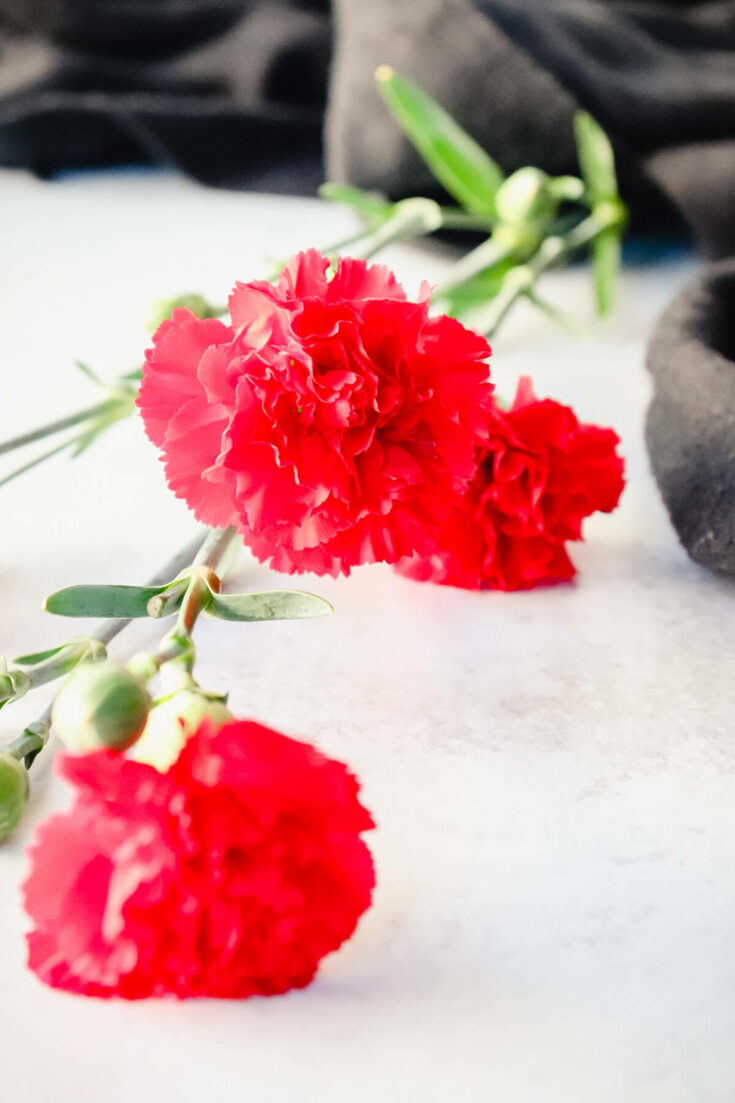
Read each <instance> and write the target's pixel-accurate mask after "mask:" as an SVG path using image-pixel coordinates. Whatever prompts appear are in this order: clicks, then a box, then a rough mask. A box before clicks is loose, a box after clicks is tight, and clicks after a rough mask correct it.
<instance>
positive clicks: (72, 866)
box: [25, 721, 375, 999]
mask: <svg viewBox="0 0 735 1103" xmlns="http://www.w3.org/2000/svg"><path fill="white" fill-rule="evenodd" d="M61 772H62V774H63V775H64V776H65V777H66V778H67V779H68V780H69V781H71V782H72V783H73V784H74V785H75V786H76V787H77V789H78V790H79V792H78V794H77V796H76V800H75V803H74V804H73V806H72V808H71V809H70V810H69V811H68V812H64V813H61V814H58V815H54V816H52V817H50V818H49V819H48V820H47V821H46V822H45V823H44V824H43V825H42V826H41V827H40V829H39V831H38V834H37V837H36V840H35V842H34V844H33V846H32V848H31V860H32V869H31V873H30V876H29V878H28V880H27V882H26V884H25V900H26V908H27V911H28V913H29V915H30V917H31V919H32V920H33V923H34V929H33V930H32V931H31V932H30V934H29V935H28V946H29V965H30V967H31V968H32V969H33V970H34V971H35V972H36V973H37V974H38V976H39V977H40V978H41V980H43V981H44V982H45V983H46V984H49V985H51V986H52V987H55V988H64V989H66V990H68V991H70V992H78V993H84V994H86V995H92V996H122V997H125V998H127V999H138V998H143V997H146V996H162V995H167V994H172V995H175V996H178V997H181V998H183V997H187V996H218V997H227V998H241V997H244V996H251V995H275V994H278V993H281V992H285V991H287V989H289V988H300V987H303V986H304V985H306V984H308V983H309V981H310V980H311V979H312V978H313V976H314V974H315V972H316V969H317V966H318V964H319V962H320V960H321V959H322V958H323V957H324V955H325V954H328V953H330V952H331V951H333V950H336V949H337V948H338V946H340V945H341V944H342V943H343V942H344V941H345V939H347V938H349V937H350V935H351V934H352V932H353V931H354V929H355V926H356V924H357V921H358V919H359V917H360V916H361V915H362V913H363V912H364V911H365V909H366V908H367V907H368V906H369V904H370V900H371V894H372V890H373V886H374V883H375V877H374V872H373V864H372V860H371V857H370V852H369V851H368V849H367V847H366V845H365V843H364V842H363V841H362V839H361V838H360V834H361V833H362V832H363V831H366V830H368V829H369V828H371V827H373V826H374V825H373V822H372V819H371V817H370V815H369V813H368V812H367V811H366V810H365V809H364V808H363V806H362V805H361V804H360V802H359V800H358V795H357V794H358V785H357V782H356V780H355V778H354V777H353V776H352V775H351V774H350V773H348V771H347V769H346V767H345V766H343V765H342V764H341V763H340V762H335V761H333V760H331V759H328V758H325V757H324V756H323V755H321V754H319V752H318V751H316V750H315V749H314V748H313V747H310V746H308V745H307V744H304V743H299V742H297V741H296V740H293V739H288V738H287V737H286V736H284V735H280V734H279V733H278V732H275V731H271V730H269V729H268V728H264V727H261V726H260V725H259V724H254V723H250V722H247V721H243V722H239V721H234V722H232V723H228V724H226V725H225V726H223V727H222V728H220V729H219V730H215V729H214V728H213V727H212V726H211V724H210V723H209V722H208V721H207V722H205V723H204V724H203V725H202V727H201V728H200V729H199V730H198V732H197V733H196V734H195V735H194V736H192V737H191V738H190V739H189V741H188V742H187V743H186V745H185V747H184V749H183V750H182V752H181V755H180V756H179V759H178V761H177V762H176V763H174V765H173V766H172V767H171V768H170V770H168V771H167V772H166V773H159V772H158V771H156V770H155V769H154V768H153V767H152V766H147V765H144V764H142V763H139V762H134V761H132V760H130V759H125V758H124V757H122V756H121V755H116V754H114V753H112V752H109V751H100V752H96V753H94V754H89V755H84V756H79V757H74V756H70V755H63V756H62V757H61Z"/></svg>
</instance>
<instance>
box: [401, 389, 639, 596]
mask: <svg viewBox="0 0 735 1103" xmlns="http://www.w3.org/2000/svg"><path fill="white" fill-rule="evenodd" d="M619 443H620V442H619V439H618V436H617V434H616V433H614V432H613V431H612V429H599V428H597V426H595V425H580V423H579V422H578V421H577V418H576V417H575V415H574V412H573V411H572V410H570V408H569V407H568V406H562V405H561V404H560V403H559V402H552V401H551V400H550V399H545V400H543V401H540V400H539V399H537V398H536V396H535V394H534V392H533V387H532V384H531V381H530V379H528V378H523V379H521V380H520V382H519V384H518V391H517V394H516V398H515V402H514V404H513V407H512V409H510V410H508V411H503V410H501V409H500V407H498V406H497V405H496V406H495V408H494V410H493V413H492V416H491V418H490V438H489V442H488V443H487V444H486V445H485V446H484V447H483V449H482V453H481V462H480V465H479V467H478V469H477V474H476V476H475V478H474V480H473V482H472V484H471V485H470V488H469V490H468V491H467V493H466V495H465V496H464V498H463V499H462V501H461V503H460V504H459V505H458V506H457V508H456V509H455V510H454V512H453V513H452V515H451V517H450V518H449V520H448V521H447V522H446V524H445V525H444V526H443V528H442V530H441V533H440V535H439V540H438V543H437V547H436V548H435V549H434V551H433V552H432V553H431V554H430V555H428V556H425V557H418V556H417V557H415V558H413V559H409V560H407V561H405V562H404V563H402V564H400V565H399V567H398V570H399V571H400V572H401V573H402V574H405V575H407V576H408V577H410V578H415V579H419V580H420V581H430V582H438V583H441V584H444V585H447V586H461V587H463V588H465V589H467V590H479V589H497V590H522V589H528V588H530V587H532V586H538V585H539V584H541V583H549V582H563V581H567V580H568V579H570V578H573V576H574V574H575V573H576V571H575V567H574V564H573V563H572V561H571V559H570V558H569V555H568V554H567V550H566V546H565V545H566V541H567V540H581V539H582V521H583V519H584V518H585V517H588V516H589V515H590V514H591V513H594V512H595V511H596V510H601V511H602V512H604V513H609V512H611V510H613V509H615V506H616V505H617V504H618V499H619V498H620V495H621V493H622V490H623V486H624V482H625V480H624V478H623V460H622V459H621V457H620V456H619V455H618V454H617V452H616V447H617V445H618V444H619Z"/></svg>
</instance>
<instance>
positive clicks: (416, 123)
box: [375, 65, 504, 214]
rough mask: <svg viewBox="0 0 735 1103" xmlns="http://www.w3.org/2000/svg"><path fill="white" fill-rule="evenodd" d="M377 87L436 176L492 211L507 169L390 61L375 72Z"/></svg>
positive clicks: (463, 198)
mask: <svg viewBox="0 0 735 1103" xmlns="http://www.w3.org/2000/svg"><path fill="white" fill-rule="evenodd" d="M375 77H376V80H377V82H378V88H379V90H380V93H381V95H382V97H383V99H384V100H385V102H386V104H387V106H388V108H389V110H390V111H391V113H392V114H393V117H394V118H395V120H396V122H397V123H398V124H399V126H401V127H402V128H403V130H404V131H405V133H406V135H407V136H408V137H409V138H410V140H411V141H412V142H413V144H414V146H415V147H416V149H417V150H418V152H419V153H420V154H421V156H422V157H423V159H424V161H425V162H426V164H427V165H428V166H429V168H430V169H431V171H432V172H433V174H434V176H435V177H436V178H437V180H438V181H439V183H440V184H442V185H443V186H444V187H445V188H446V190H447V191H448V192H449V193H450V195H453V196H454V198H455V199H456V200H457V201H458V202H459V203H461V204H462V206H463V207H464V208H465V209H466V210H468V211H471V212H472V213H473V214H490V213H492V212H493V210H494V201H495V193H496V191H497V190H498V188H499V187H500V185H501V184H502V182H503V179H504V177H503V173H502V171H501V169H500V168H499V166H498V165H496V163H495V161H493V159H492V158H491V157H490V156H488V154H487V153H486V152H485V150H484V149H483V148H482V147H481V146H479V145H478V144H477V142H476V141H475V140H474V138H471V137H470V135H469V134H468V133H467V132H466V131H465V130H463V129H462V127H461V126H460V125H459V124H458V123H456V122H455V121H454V119H453V118H452V117H451V115H449V114H448V113H447V112H446V111H445V110H444V108H443V107H440V106H439V104H438V103H436V102H435V101H434V100H433V99H432V98H431V96H429V95H427V93H426V92H424V91H423V89H421V88H419V87H418V85H416V84H413V82H412V81H409V80H406V79H405V78H403V77H399V76H398V75H397V74H396V73H395V72H394V71H393V70H392V69H391V68H390V67H389V66H388V65H381V66H380V68H379V69H378V70H377V72H376V74H375Z"/></svg>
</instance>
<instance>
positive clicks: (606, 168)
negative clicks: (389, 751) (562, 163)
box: [574, 111, 618, 203]
mask: <svg viewBox="0 0 735 1103" xmlns="http://www.w3.org/2000/svg"><path fill="white" fill-rule="evenodd" d="M574 135H575V138H576V140H577V156H578V158H579V164H580V167H581V169H582V176H583V177H584V182H585V184H586V185H587V190H588V191H589V193H590V198H591V199H592V202H593V203H597V202H599V200H601V199H614V198H615V196H617V194H618V181H617V177H616V175H615V154H614V153H613V148H612V146H611V145H610V139H609V138H608V136H607V134H606V133H605V131H604V130H603V129H602V127H601V126H600V124H599V123H597V122H596V121H595V120H594V119H593V118H592V116H591V115H588V114H587V112H586V111H577V112H576V114H575V116H574Z"/></svg>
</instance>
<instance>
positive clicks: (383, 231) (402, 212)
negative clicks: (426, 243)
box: [355, 199, 442, 260]
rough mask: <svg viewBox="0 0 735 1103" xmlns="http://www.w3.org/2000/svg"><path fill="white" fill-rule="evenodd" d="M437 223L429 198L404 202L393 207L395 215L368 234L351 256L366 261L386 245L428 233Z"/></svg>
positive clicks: (437, 213) (435, 205)
mask: <svg viewBox="0 0 735 1103" xmlns="http://www.w3.org/2000/svg"><path fill="white" fill-rule="evenodd" d="M441 224H442V214H441V208H440V206H439V204H438V203H435V202H434V201H433V200H432V199H404V200H403V201H402V202H400V203H397V204H396V208H395V212H394V213H393V214H392V215H391V216H390V218H388V219H386V221H385V222H384V223H383V224H382V225H381V226H378V227H377V229H375V230H370V231H368V233H367V234H366V235H365V237H364V239H363V245H362V247H361V249H360V250H359V251H357V252H356V253H355V255H356V256H361V257H364V259H365V260H370V258H371V257H374V256H375V254H376V253H379V252H380V250H381V249H384V248H385V247H386V245H391V244H392V243H393V242H395V241H404V240H405V239H406V238H409V237H421V236H423V235H424V234H431V233H433V232H434V230H438V229H439V228H440V227H441Z"/></svg>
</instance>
